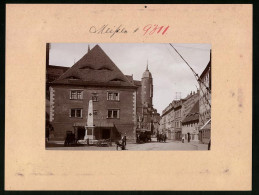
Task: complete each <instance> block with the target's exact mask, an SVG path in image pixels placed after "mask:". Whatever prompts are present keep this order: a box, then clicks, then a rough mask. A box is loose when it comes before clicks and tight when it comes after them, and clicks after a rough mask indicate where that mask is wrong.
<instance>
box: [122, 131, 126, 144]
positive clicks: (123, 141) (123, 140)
mask: <svg viewBox="0 0 259 195" xmlns="http://www.w3.org/2000/svg"><path fill="white" fill-rule="evenodd" d="M126 140H127V138H126V133H125V135H124V136H123V138H122V144H123V145H124V146H126V144H127V143H126V142H127V141H126Z"/></svg>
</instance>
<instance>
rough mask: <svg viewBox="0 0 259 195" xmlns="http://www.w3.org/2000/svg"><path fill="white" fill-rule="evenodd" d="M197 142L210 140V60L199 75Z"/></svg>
mask: <svg viewBox="0 0 259 195" xmlns="http://www.w3.org/2000/svg"><path fill="white" fill-rule="evenodd" d="M199 86H200V96H199V102H200V104H199V111H200V117H199V140H200V141H201V142H202V143H209V142H210V139H211V60H210V61H209V63H208V65H207V66H206V68H205V69H204V71H203V72H202V74H201V75H200V81H199Z"/></svg>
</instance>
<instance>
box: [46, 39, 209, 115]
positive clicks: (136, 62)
mask: <svg viewBox="0 0 259 195" xmlns="http://www.w3.org/2000/svg"><path fill="white" fill-rule="evenodd" d="M96 44H97V43H51V49H50V54H49V61H50V62H49V63H50V65H56V66H66V67H71V66H72V65H73V64H74V63H75V62H77V61H78V60H80V59H81V58H82V57H83V55H85V54H86V53H87V50H88V45H89V46H90V48H93V47H94V46H95V45H96ZM98 45H99V46H100V47H101V48H102V49H103V50H104V52H105V53H106V54H107V55H108V56H109V57H110V59H111V60H112V61H113V62H114V63H115V64H116V65H117V67H118V68H119V69H120V70H121V71H122V72H123V73H124V74H125V75H132V74H133V79H134V80H141V78H142V74H143V72H144V71H145V70H146V65H147V63H148V69H149V71H150V72H151V74H152V77H153V85H154V90H153V91H154V93H153V105H154V108H156V109H157V111H158V112H159V113H160V114H162V111H163V110H164V109H165V108H166V107H167V106H168V105H169V104H170V103H171V102H172V101H173V100H174V99H175V97H176V92H177V93H178V94H179V92H180V93H181V98H185V97H186V96H187V95H188V94H190V92H191V91H197V87H199V85H198V83H197V81H196V79H195V77H194V75H193V73H192V71H191V69H190V68H189V67H188V66H187V64H186V63H185V62H184V61H183V60H182V59H181V57H180V56H179V54H177V53H176V51H175V50H174V49H173V48H172V47H171V46H170V45H169V43H98ZM172 45H173V46H174V47H175V48H176V49H177V51H178V52H179V53H180V54H181V55H182V57H183V58H184V59H185V60H186V61H187V62H188V63H189V65H190V66H191V67H192V68H193V69H194V71H195V72H196V73H198V74H199V75H200V74H201V73H202V71H203V70H204V69H205V67H206V65H207V64H208V62H209V60H210V49H211V45H210V44H179V43H177V44H174V43H172Z"/></svg>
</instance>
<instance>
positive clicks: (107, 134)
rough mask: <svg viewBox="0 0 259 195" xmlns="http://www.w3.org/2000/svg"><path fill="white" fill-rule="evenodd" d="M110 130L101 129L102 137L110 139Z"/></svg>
mask: <svg viewBox="0 0 259 195" xmlns="http://www.w3.org/2000/svg"><path fill="white" fill-rule="evenodd" d="M110 138H111V131H110V129H102V139H110Z"/></svg>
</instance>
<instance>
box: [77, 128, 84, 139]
mask: <svg viewBox="0 0 259 195" xmlns="http://www.w3.org/2000/svg"><path fill="white" fill-rule="evenodd" d="M84 137H85V128H84V127H78V128H77V139H78V140H83V139H84Z"/></svg>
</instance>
